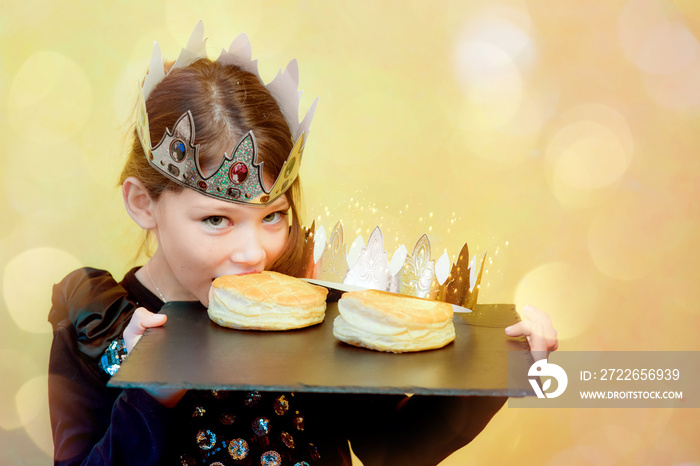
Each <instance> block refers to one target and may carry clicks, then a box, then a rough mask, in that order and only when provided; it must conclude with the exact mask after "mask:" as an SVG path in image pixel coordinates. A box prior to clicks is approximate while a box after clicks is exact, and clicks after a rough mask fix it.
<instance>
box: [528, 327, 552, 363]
mask: <svg viewBox="0 0 700 466" xmlns="http://www.w3.org/2000/svg"><path fill="white" fill-rule="evenodd" d="M528 341H529V342H530V353H532V357H533V358H534V359H535V361H539V360H540V359H546V358H547V356H548V355H549V351H550V350H549V345H548V342H547V338H546V337H545V334H544V325H542V324H541V323H539V322H537V323H535V324H533V325H532V334H531V335H530V336H529V337H528Z"/></svg>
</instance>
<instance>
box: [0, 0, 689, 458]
mask: <svg viewBox="0 0 700 466" xmlns="http://www.w3.org/2000/svg"><path fill="white" fill-rule="evenodd" d="M199 19H202V20H203V21H204V24H205V34H206V35H207V36H208V37H209V41H208V49H209V51H210V55H213V56H216V54H217V53H218V51H219V50H220V49H221V48H224V47H228V44H229V42H230V41H231V40H233V38H234V37H235V36H236V35H238V34H239V33H240V32H247V33H248V35H249V37H250V38H251V42H252V44H253V56H254V58H257V59H258V60H259V67H260V71H261V74H262V75H263V78H264V79H265V80H267V81H269V80H270V79H272V77H274V74H275V73H276V72H277V70H278V69H279V68H282V67H284V66H285V65H286V64H287V62H288V61H289V60H291V59H292V58H297V59H298V60H299V65H300V87H301V89H303V90H305V93H304V94H303V97H302V102H301V107H302V110H305V109H306V108H307V107H308V106H309V105H310V104H311V102H312V101H313V98H314V97H316V96H319V98H320V99H319V106H318V109H317V112H316V116H315V118H314V123H313V126H312V132H311V137H310V140H309V144H308V146H307V149H306V151H305V153H304V157H305V159H304V162H303V165H302V169H301V176H302V182H303V188H304V193H305V198H306V207H305V211H306V223H307V224H310V222H311V221H315V222H316V224H317V226H318V225H323V226H324V228H325V229H326V231H331V229H332V228H333V226H334V224H335V223H336V221H338V220H342V221H343V224H344V226H345V233H346V242H347V243H348V245H349V244H350V243H351V242H352V240H353V239H354V238H355V237H356V236H357V235H358V234H361V235H362V236H363V238H364V239H365V240H366V239H367V238H368V236H369V233H370V232H371V231H372V229H373V228H374V227H375V226H377V225H378V226H380V227H381V228H382V231H383V233H384V239H385V245H386V247H387V249H388V251H389V256H390V257H391V255H392V254H393V252H394V250H395V249H396V248H397V247H399V246H400V245H401V244H404V245H405V246H406V247H407V248H408V250H409V252H410V251H411V250H412V248H413V246H414V245H415V242H416V241H417V240H418V238H419V237H420V236H421V235H422V234H423V233H428V234H429V237H430V241H431V247H432V251H433V259H437V258H438V257H440V255H442V254H443V252H445V251H446V252H447V253H448V255H449V257H450V258H451V259H452V260H455V259H456V255H457V254H458V252H459V250H460V248H461V246H462V244H464V242H468V243H469V246H470V251H472V252H474V253H483V252H487V254H488V255H487V258H488V259H487V267H486V274H485V277H484V282H483V286H482V290H481V294H480V295H479V299H480V301H481V302H492V303H493V302H515V303H516V304H517V305H518V306H519V307H521V308H522V306H523V305H524V304H527V303H529V304H534V305H537V306H539V307H542V308H543V309H544V310H545V311H546V312H548V313H549V314H550V315H551V316H552V318H553V320H554V322H555V326H556V327H557V328H558V329H559V337H560V349H561V350H568V351H579V350H596V351H606V350H678V351H681V350H698V349H699V345H698V343H697V334H698V332H699V331H700V305H699V304H698V303H700V287H699V286H697V283H696V282H697V281H698V279H699V278H700V275H698V274H697V273H696V268H697V266H698V264H700V240H699V238H700V202H698V200H700V162H699V160H700V159H699V158H698V155H697V150H698V144H699V143H700V132H698V125H699V124H700V43H699V42H698V37H700V3H698V2H695V1H692V0H675V1H672V0H627V1H613V2H600V1H597V2H582V1H578V0H562V1H547V0H502V1H496V0H476V1H463V0H434V1H427V0H421V1H418V0H405V1H403V2H398V1H379V2H377V1H373V0H372V1H368V0H358V1H355V2H344V3H341V2H328V1H321V0H307V1H304V2H292V1H285V0H279V1H271V0H267V1H257V2H255V1H246V2H244V1H240V0H227V1H223V0H202V1H199V2H191V1H190V2H185V1H184V0H167V1H166V0H154V1H149V2H143V1H133V0H124V1H120V2H77V1H68V0H57V1H53V2H48V1H38V0H21V1H20V0H4V1H3V2H2V5H1V6H0V141H2V144H0V147H1V149H0V180H1V182H2V183H1V184H2V188H0V219H1V220H0V277H1V279H2V287H0V289H1V292H2V299H0V375H1V377H0V463H3V464H6V463H8V464H12V463H13V462H15V461H19V459H20V458H21V459H22V460H23V461H24V462H25V463H27V464H30V463H31V464H49V463H50V452H51V448H52V447H51V438H50V429H49V419H48V412H47V403H46V369H47V360H48V353H49V348H50V343H51V332H50V326H49V324H48V323H47V322H46V316H47V313H48V310H49V307H50V292H51V286H52V284H53V283H55V282H57V281H58V280H60V279H61V278H62V276H63V275H65V274H66V273H67V272H69V271H70V270H72V269H74V268H76V267H78V266H81V265H90V266H94V267H98V268H105V269H109V270H110V271H112V272H113V273H114V274H115V276H117V277H121V276H122V275H123V274H124V272H125V271H127V270H128V269H129V268H131V267H133V266H134V265H136V264H138V263H139V260H140V259H139V258H137V256H136V253H137V250H136V245H137V244H138V243H139V241H140V238H141V237H140V233H139V231H138V229H137V228H136V227H135V225H133V224H132V222H131V220H130V219H129V218H128V216H127V215H126V214H125V212H124V209H123V207H122V203H121V197H120V194H119V190H118V189H117V186H116V184H117V179H118V174H119V171H120V168H121V165H122V163H123V160H124V153H125V147H126V146H127V145H128V143H129V141H128V139H127V138H126V136H125V135H126V133H127V130H128V128H129V125H130V118H131V116H132V111H133V108H134V102H135V99H136V84H137V82H138V80H139V79H140V78H141V77H142V75H143V74H144V72H145V70H146V67H147V64H148V61H149V58H150V53H151V47H152V43H153V41H154V40H157V41H158V42H159V43H160V45H161V48H162V50H163V53H164V55H165V56H167V57H169V58H175V57H176V56H177V54H178V53H179V50H180V47H181V46H183V45H184V43H185V42H186V40H187V38H188V37H189V34H190V32H191V30H192V28H193V27H194V25H195V23H196V22H197V21H198V20H199ZM699 429H700V419H698V416H697V410H693V409H675V410H671V409H664V410H652V409H649V410H645V409H611V410H581V409H550V410H525V409H509V408H508V407H505V408H504V409H503V410H502V411H501V412H499V413H498V414H497V415H496V417H495V418H494V420H493V421H492V422H491V424H490V425H489V426H488V427H487V429H486V430H485V431H484V432H483V433H482V434H481V435H480V436H479V437H478V438H477V439H476V440H475V441H474V442H472V444H470V445H468V446H467V447H465V448H463V449H462V450H460V451H458V452H456V453H455V454H453V455H452V456H451V457H450V458H448V459H446V460H445V461H444V463H443V464H444V465H462V464H506V463H511V462H513V463H515V462H518V463H524V464H538V465H539V464H545V465H555V464H575V465H578V464H581V465H583V464H605V465H626V464H664V465H666V464H700V446H699V445H698V442H697V432H698V430H699ZM426 448H429V445H426Z"/></svg>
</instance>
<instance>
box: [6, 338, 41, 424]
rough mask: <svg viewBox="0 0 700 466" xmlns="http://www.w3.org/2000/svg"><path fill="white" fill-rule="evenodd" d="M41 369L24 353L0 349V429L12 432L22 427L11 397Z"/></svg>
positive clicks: (13, 399)
mask: <svg viewBox="0 0 700 466" xmlns="http://www.w3.org/2000/svg"><path fill="white" fill-rule="evenodd" d="M42 369H43V370H45V368H40V367H39V365H38V364H37V363H36V362H35V361H34V360H33V359H32V358H31V357H30V356H29V355H28V354H27V353H26V352H24V351H19V350H11V349H0V374H2V377H1V378H0V395H2V396H0V428H2V429H5V430H12V429H17V428H19V427H21V426H22V420H21V419H20V417H19V413H18V412H17V405H16V403H15V398H14V396H13V395H14V394H16V393H17V392H18V391H19V389H20V387H21V386H22V384H23V383H24V382H25V381H26V380H28V379H29V378H31V377H32V376H34V375H36V374H38V373H40V372H41V371H42Z"/></svg>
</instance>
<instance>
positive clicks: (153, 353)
mask: <svg viewBox="0 0 700 466" xmlns="http://www.w3.org/2000/svg"><path fill="white" fill-rule="evenodd" d="M161 313H164V314H167V315H168V321H167V323H166V324H165V326H163V327H161V328H155V329H149V330H147V331H146V333H145V334H144V336H143V337H142V338H141V340H140V341H139V342H138V344H137V345H136V347H134V349H133V350H132V352H131V354H130V355H129V357H128V358H127V359H126V360H125V361H124V362H123V363H122V367H121V369H120V370H119V372H118V373H117V374H116V375H115V376H114V377H113V378H112V379H111V380H110V382H109V385H110V386H112V387H121V388H135V387H142V388H145V387H170V388H186V389H219V390H274V391H299V392H330V393H416V394H434V395H480V396H527V395H533V394H534V393H533V391H532V388H531V386H530V385H529V383H528V381H527V379H526V377H523V378H522V380H518V381H517V382H513V381H512V380H511V382H510V386H509V380H508V369H509V367H508V364H509V361H508V359H509V358H508V353H509V352H517V356H516V357H515V358H512V357H511V362H510V364H511V369H513V367H512V366H513V364H514V361H513V359H515V365H516V366H518V367H516V368H515V372H516V373H521V374H527V369H528V368H529V367H530V365H531V364H532V363H533V360H532V357H531V356H530V353H529V352H528V351H529V346H528V343H527V340H526V339H525V338H524V337H523V338H510V337H508V336H506V335H505V333H504V331H503V329H504V328H505V327H506V326H508V325H511V324H513V323H515V322H517V321H518V320H519V317H518V314H517V313H516V312H515V306H514V305H512V304H482V305H477V306H476V309H474V312H473V313H471V314H455V318H454V323H455V330H456V338H455V341H454V342H453V343H450V344H449V345H448V346H446V347H444V348H441V349H438V350H431V351H423V352H418V353H402V354H393V353H382V352H377V351H370V350H367V349H362V348H356V347H353V346H350V345H347V344H345V343H342V342H340V341H338V340H336V339H335V338H334V337H333V319H334V318H335V317H336V316H337V315H338V308H337V303H329V304H328V309H327V311H326V319H325V320H324V322H323V323H322V324H320V325H316V326H313V327H309V328H306V329H301V330H292V331H286V332H261V331H243V330H233V329H228V328H223V327H220V326H219V325H217V324H215V323H213V322H212V321H210V320H209V317H208V315H207V312H206V309H205V308H204V307H203V306H202V305H201V304H199V303H190V302H172V303H168V304H166V305H164V306H163V309H162V310H161ZM520 366H521V367H520Z"/></svg>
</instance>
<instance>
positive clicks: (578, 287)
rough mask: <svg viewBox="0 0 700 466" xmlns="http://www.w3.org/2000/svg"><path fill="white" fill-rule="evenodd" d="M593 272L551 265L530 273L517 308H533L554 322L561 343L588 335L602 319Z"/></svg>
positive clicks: (518, 293) (520, 289) (520, 287)
mask: <svg viewBox="0 0 700 466" xmlns="http://www.w3.org/2000/svg"><path fill="white" fill-rule="evenodd" d="M594 275H595V274H592V273H591V271H589V270H583V269H581V268H580V267H575V266H573V265H571V264H568V263H565V262H550V263H547V264H544V265H541V266H539V267H536V268H535V269H533V270H531V271H530V272H528V273H527V274H526V275H525V276H524V277H523V278H522V279H521V280H520V282H519V283H518V286H517V288H516V291H515V305H516V307H517V309H523V308H524V307H525V306H526V305H528V304H530V305H533V306H535V307H537V308H539V309H541V310H543V311H544V312H546V313H547V314H549V316H550V317H551V318H552V322H554V323H555V328H556V329H557V332H558V333H559V340H560V341H563V340H567V339H570V338H573V337H576V336H578V335H581V334H584V333H585V332H587V331H588V329H589V327H590V326H591V325H592V323H593V322H594V321H595V319H596V318H597V316H598V310H599V309H600V292H599V289H598V284H597V283H596V282H595V280H594V278H593V276H594Z"/></svg>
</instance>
